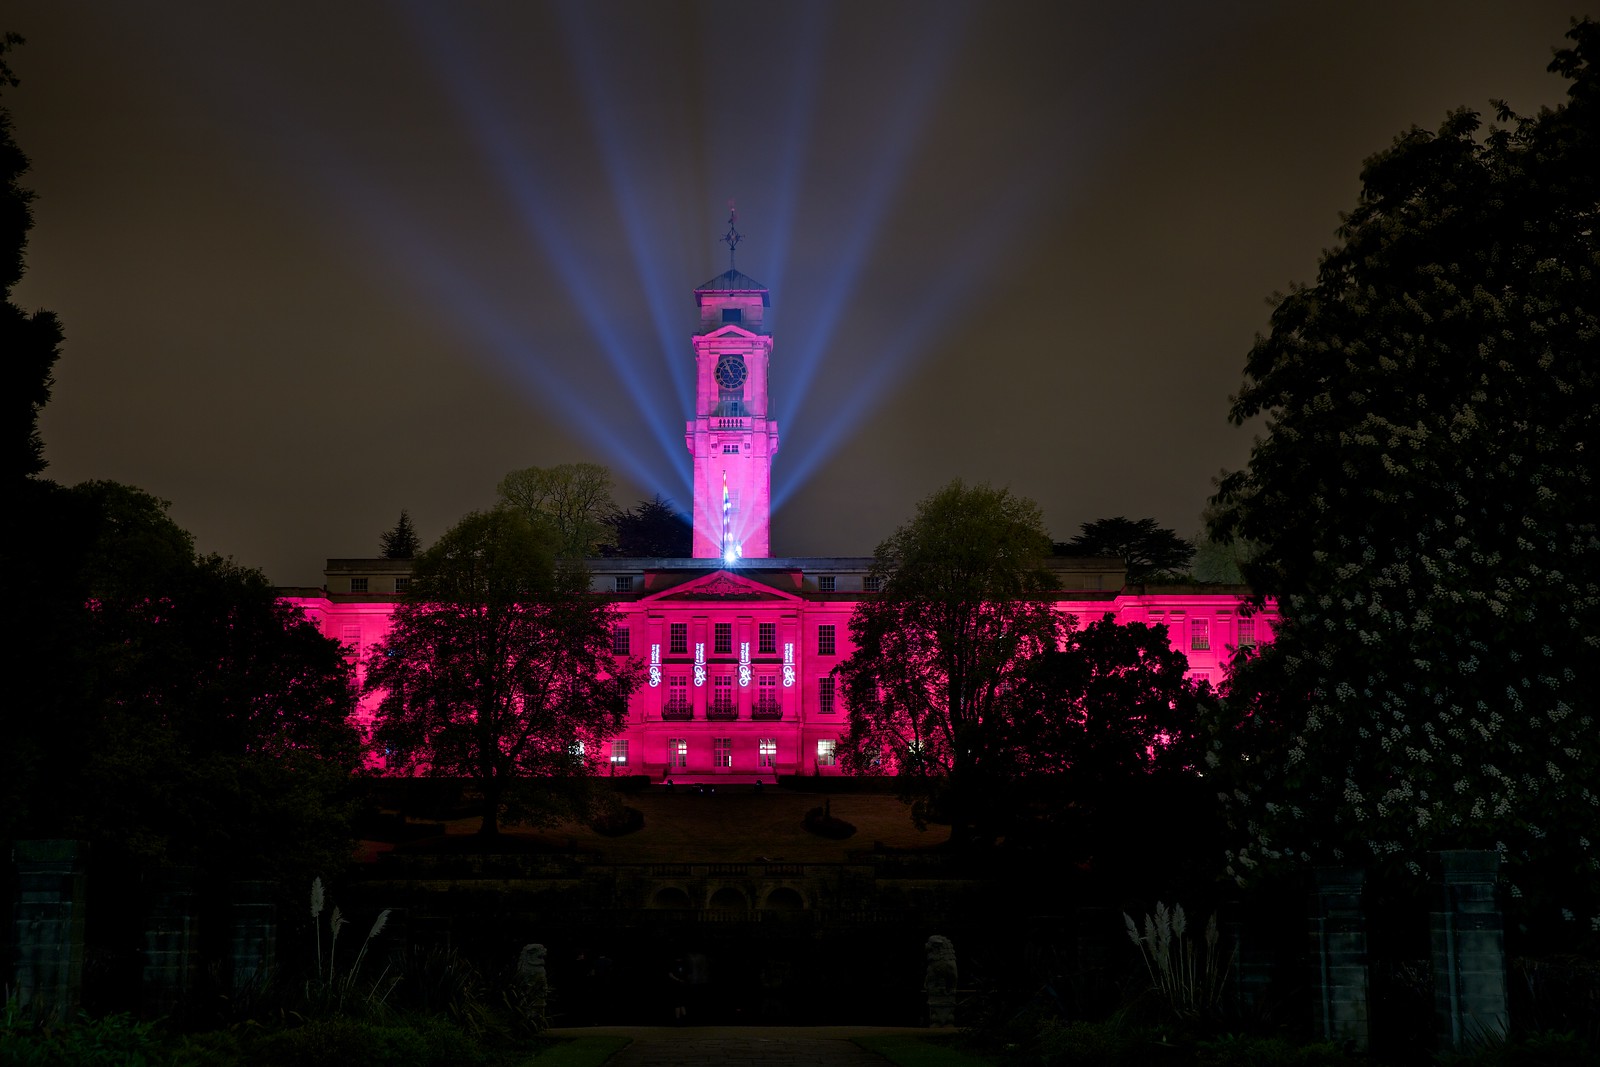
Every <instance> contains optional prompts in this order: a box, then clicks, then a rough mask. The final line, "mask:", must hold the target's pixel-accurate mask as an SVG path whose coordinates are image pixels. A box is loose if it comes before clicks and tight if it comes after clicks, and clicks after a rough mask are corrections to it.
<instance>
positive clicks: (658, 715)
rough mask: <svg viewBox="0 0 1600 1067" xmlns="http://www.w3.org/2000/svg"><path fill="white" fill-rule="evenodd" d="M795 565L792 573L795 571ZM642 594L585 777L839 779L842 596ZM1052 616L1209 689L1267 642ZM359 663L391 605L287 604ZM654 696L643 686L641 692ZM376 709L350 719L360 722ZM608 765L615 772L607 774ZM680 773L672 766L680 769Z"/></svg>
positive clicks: (1212, 625)
mask: <svg viewBox="0 0 1600 1067" xmlns="http://www.w3.org/2000/svg"><path fill="white" fill-rule="evenodd" d="M795 562H803V561H795ZM643 577H644V579H645V581H646V582H647V583H651V585H650V586H648V587H647V588H646V589H644V590H642V591H638V592H634V593H624V594H613V593H609V592H608V591H605V590H602V591H597V592H596V594H595V595H597V596H608V597H609V598H610V599H611V600H612V601H613V604H614V607H615V609H616V612H617V623H618V625H619V627H621V629H622V631H623V632H624V633H625V634H626V638H625V639H624V640H625V642H626V645H627V649H628V651H627V655H629V656H630V657H632V658H633V659H635V660H637V661H638V662H639V663H640V664H641V665H643V667H644V668H645V671H646V678H647V682H646V684H644V685H642V686H641V687H640V688H639V690H638V692H637V693H635V694H634V697H633V699H632V701H631V702H630V704H629V708H628V717H627V723H626V725H625V726H624V728H623V730H622V732H621V733H620V734H619V735H618V736H617V738H616V739H615V741H619V742H621V743H622V744H621V746H620V747H615V748H614V744H615V742H607V743H604V744H602V746H601V750H600V751H599V752H596V753H591V756H592V757H593V764H594V767H595V770H596V773H601V774H605V773H617V774H649V775H651V776H652V777H654V778H656V779H658V780H659V779H660V778H662V777H663V776H665V775H671V776H672V777H674V778H675V779H676V780H678V781H682V782H692V781H697V780H728V781H745V782H748V781H752V780H754V779H755V778H758V777H759V778H765V779H767V780H768V781H771V780H772V778H773V777H774V776H775V775H778V774H785V775H789V774H808V775H809V774H813V773H819V774H824V775H828V774H837V773H840V768H839V766H838V764H837V763H830V762H828V755H827V750H828V747H829V746H830V745H834V746H837V743H838V740H839V738H840V737H841V736H842V734H843V733H844V728H845V718H846V716H845V712H844V706H843V702H842V700H841V698H840V697H839V695H838V694H837V692H835V693H834V694H833V695H832V697H831V700H830V698H829V695H828V693H827V688H828V686H829V682H830V679H831V676H832V671H833V669H834V668H835V667H836V666H838V664H840V663H841V662H843V661H844V660H845V659H846V658H847V657H848V656H849V655H850V654H851V653H852V652H853V651H854V646H853V645H852V644H851V643H850V629H849V621H850V614H851V612H852V611H854V609H855V605H856V603H857V602H858V601H859V600H860V599H861V598H862V597H867V596H872V595H874V594H871V593H866V592H861V591H860V578H859V576H853V577H847V578H845V579H842V580H845V581H848V582H850V583H851V584H852V585H853V586H854V588H849V589H843V590H841V591H840V593H835V594H819V593H818V592H817V590H816V581H815V579H814V578H813V577H811V576H809V575H807V574H805V573H803V572H788V571H761V572H758V573H739V572H736V571H729V570H712V571H709V572H693V573H672V572H656V573H655V574H654V575H652V574H650V573H646V574H645V575H644V576H643ZM1068 596H1069V597H1070V599H1063V600H1062V601H1061V602H1060V604H1059V607H1060V608H1061V610H1063V611H1065V612H1068V613H1070V614H1072V615H1073V616H1074V617H1075V618H1076V619H1077V622H1078V625H1079V626H1080V627H1081V626H1086V625H1088V624H1089V623H1090V622H1092V621H1094V620H1095V619H1098V618H1100V617H1101V616H1102V615H1105V614H1107V613H1110V614H1111V615H1112V616H1113V617H1114V618H1115V619H1116V620H1117V621H1118V622H1119V623H1130V622H1144V623H1152V624H1159V625H1163V626H1166V627H1167V632H1168V634H1169V636H1170V638H1171V640H1172V643H1173V646H1174V647H1175V648H1177V649H1178V650H1179V651H1181V652H1182V653H1183V654H1184V655H1185V656H1186V657H1188V660H1189V669H1190V673H1191V676H1193V677H1196V678H1200V679H1204V680H1207V681H1210V682H1212V683H1213V684H1216V683H1219V682H1220V681H1221V680H1222V678H1223V676H1224V674H1225V673H1226V671H1227V668H1228V664H1229V663H1230V662H1231V661H1232V659H1233V656H1234V655H1235V652H1236V650H1237V649H1238V648H1239V647H1240V645H1241V644H1264V643H1266V642H1268V641H1270V640H1271V639H1272V630H1271V627H1272V623H1273V622H1274V621H1275V618H1276V612H1275V608H1274V606H1273V605H1272V604H1270V603H1269V604H1268V606H1267V609H1266V610H1265V611H1263V612H1260V613H1257V614H1256V615H1254V616H1250V617H1246V616H1244V615H1243V614H1242V613H1241V608H1242V606H1243V598H1242V597H1241V596H1239V595H1238V594H1237V593H1235V592H1231V591H1229V592H1222V591H1217V592H1206V591H1204V590H1203V589H1196V590H1194V591H1190V592H1181V593H1180V592H1174V593H1137V594H1136V593H1115V594H1110V593H1108V594H1105V595H1104V596H1093V595H1088V596H1086V595H1084V594H1068ZM285 599H287V600H288V601H289V602H291V603H293V604H296V605H298V606H299V607H301V608H302V609H303V610H304V611H305V612H306V614H307V615H308V616H309V617H310V618H311V619H312V620H313V621H315V622H316V623H317V625H318V626H319V627H320V628H321V629H322V632H323V633H324V634H326V635H327V636H329V637H331V638H333V639H335V640H337V641H340V642H341V643H343V644H344V645H345V646H346V648H347V649H349V650H350V655H351V656H352V658H353V659H354V661H355V662H356V663H357V669H358V672H359V671H360V670H361V664H362V660H363V659H364V657H365V656H366V655H367V654H369V653H370V651H371V649H372V648H373V646H374V645H376V644H377V643H378V642H380V641H382V640H383V639H384V637H386V636H387V635H388V632H389V619H390V614H391V613H392V612H393V609H394V605H395V603H397V601H398V597H397V596H395V595H393V594H388V595H384V594H345V593H337V592H335V593H323V594H321V595H314V596H312V595H301V596H290V597H286V598H285ZM652 683H653V684H652ZM374 703H375V701H374V700H373V698H372V697H371V696H370V695H368V696H364V697H363V698H362V702H361V707H360V711H359V712H358V716H359V719H360V721H361V722H362V724H363V725H370V724H371V721H372V714H373V705H374ZM614 759H615V762H614ZM680 760H681V762H680Z"/></svg>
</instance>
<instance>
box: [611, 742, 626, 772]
mask: <svg viewBox="0 0 1600 1067" xmlns="http://www.w3.org/2000/svg"><path fill="white" fill-rule="evenodd" d="M611 762H612V763H613V764H615V765H616V766H618V767H626V766H627V765H628V739H627V738H626V737H619V738H617V739H615V740H614V741H612V742H611Z"/></svg>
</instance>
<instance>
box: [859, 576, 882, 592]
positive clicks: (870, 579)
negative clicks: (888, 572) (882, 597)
mask: <svg viewBox="0 0 1600 1067" xmlns="http://www.w3.org/2000/svg"><path fill="white" fill-rule="evenodd" d="M861 588H862V589H863V590H864V591H865V592H868V593H881V592H883V579H882V578H879V577H878V576H877V575H876V574H869V575H867V576H866V577H865V578H863V579H861Z"/></svg>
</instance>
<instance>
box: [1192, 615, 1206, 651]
mask: <svg viewBox="0 0 1600 1067" xmlns="http://www.w3.org/2000/svg"><path fill="white" fill-rule="evenodd" d="M1189 647H1190V648H1191V649H1194V650H1195V651H1197V652H1205V651H1208V650H1209V649H1210V648H1211V620H1209V619H1191V620H1189Z"/></svg>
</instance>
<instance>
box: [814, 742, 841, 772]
mask: <svg viewBox="0 0 1600 1067" xmlns="http://www.w3.org/2000/svg"><path fill="white" fill-rule="evenodd" d="M837 747H838V742H837V741H835V740H834V739H833V738H831V737H824V738H823V739H822V740H820V741H818V742H817V766H818V767H832V766H833V765H834V762H835V759H834V752H835V750H836V749H837Z"/></svg>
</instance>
